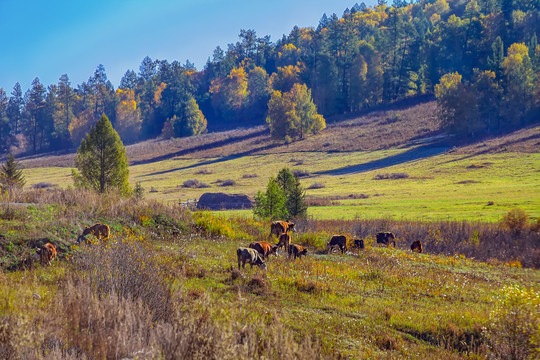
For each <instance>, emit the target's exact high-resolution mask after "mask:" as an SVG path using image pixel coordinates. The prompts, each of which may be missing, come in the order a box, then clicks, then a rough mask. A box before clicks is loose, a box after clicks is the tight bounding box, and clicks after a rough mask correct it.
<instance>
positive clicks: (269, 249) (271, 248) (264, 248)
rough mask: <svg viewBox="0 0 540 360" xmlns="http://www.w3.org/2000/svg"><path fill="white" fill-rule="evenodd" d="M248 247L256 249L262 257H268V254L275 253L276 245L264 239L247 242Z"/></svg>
mask: <svg viewBox="0 0 540 360" xmlns="http://www.w3.org/2000/svg"><path fill="white" fill-rule="evenodd" d="M249 248H250V249H255V250H257V251H258V252H259V254H260V255H261V256H262V257H263V259H268V256H269V255H271V254H275V253H276V251H277V248H278V246H277V245H271V244H270V243H267V242H266V241H258V242H254V243H251V244H249Z"/></svg>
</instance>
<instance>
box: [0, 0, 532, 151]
mask: <svg viewBox="0 0 540 360" xmlns="http://www.w3.org/2000/svg"><path fill="white" fill-rule="evenodd" d="M539 31H540V1H538V0H534V1H531V0H470V1H463V0H437V1H433V0H424V1H420V2H417V3H413V4H408V3H407V2H406V1H404V0H394V3H393V4H392V6H390V5H386V4H385V1H384V0H379V5H377V6H374V7H366V6H365V5H364V4H363V3H361V4H360V5H358V4H356V5H354V6H353V8H351V9H346V10H345V12H344V13H343V15H342V16H341V17H338V16H337V15H336V14H333V15H331V16H327V15H326V14H325V15H323V17H322V18H321V20H320V23H319V25H318V26H317V27H316V28H311V27H310V28H298V27H294V28H293V29H292V31H291V33H290V34H289V35H288V36H283V38H282V39H280V40H278V41H277V42H275V43H272V42H271V41H270V37H269V36H264V37H258V36H257V34H256V32H255V31H253V30H241V31H240V35H239V40H238V41H237V42H236V43H233V44H229V45H228V47H227V49H226V50H223V49H221V48H220V47H219V46H218V47H217V48H216V49H215V50H214V52H213V54H212V56H211V58H209V59H208V61H207V63H206V65H205V67H204V69H203V70H201V71H197V70H196V68H195V66H194V65H193V64H192V63H190V62H189V61H186V63H185V64H181V63H179V62H177V61H173V62H171V63H169V62H168V61H167V60H152V59H150V58H149V57H146V58H145V59H144V60H143V61H142V63H141V65H140V67H139V71H138V73H136V72H135V71H133V70H128V71H127V72H126V73H125V75H124V76H123V78H122V80H121V82H120V86H119V88H118V89H116V90H115V89H114V87H113V86H112V84H111V83H110V81H108V80H107V76H106V73H105V69H104V67H103V66H102V65H100V66H98V68H97V70H96V71H95V73H94V75H93V76H92V77H90V79H89V80H88V81H87V82H84V83H82V84H80V85H77V86H76V87H72V85H71V84H70V81H69V78H68V76H67V75H62V77H61V78H60V79H59V82H58V84H53V85H49V86H47V87H45V85H43V84H41V83H40V81H39V79H37V78H36V79H35V80H34V82H33V83H32V87H31V88H30V89H29V90H28V91H27V92H26V94H24V95H23V94H22V90H21V86H20V85H19V84H18V83H17V84H15V86H14V88H13V90H12V92H11V94H10V95H11V96H8V94H7V92H6V91H5V90H3V89H0V151H2V152H7V151H9V150H14V151H18V152H22V151H26V152H32V153H37V152H43V151H50V150H60V149H68V148H73V147H76V146H78V145H79V143H80V142H81V139H82V138H83V137H84V136H85V134H86V133H87V132H88V130H89V129H90V128H91V127H92V126H93V125H94V124H95V123H96V122H97V121H98V120H99V118H100V117H101V115H102V114H106V115H107V116H108V117H109V119H110V120H111V122H112V124H113V126H114V127H115V129H116V130H117V131H118V133H119V134H120V136H121V138H122V140H123V141H124V142H126V143H132V142H136V141H139V140H144V139H148V138H153V137H157V136H160V135H161V136H164V137H181V136H191V135H197V134H201V133H204V132H206V131H207V129H208V128H210V129H211V130H219V129H224V128H232V127H236V126H246V125H251V124H260V123H264V122H265V120H266V122H267V123H268V124H269V127H270V130H271V134H272V136H273V137H274V138H276V139H282V140H286V141H292V140H294V139H298V138H302V137H303V136H305V135H308V134H310V133H316V132H318V131H321V130H322V129H324V127H325V119H324V118H325V117H328V116H332V115H335V114H343V113H348V112H355V111H358V110H361V109H365V108H369V107H373V106H375V105H379V104H385V103H390V102H393V101H396V100H400V99H403V98H406V97H410V96H415V95H417V94H424V93H435V94H436V96H437V97H438V101H439V110H440V117H441V120H442V124H443V126H444V127H445V128H446V129H447V130H448V131H450V132H452V133H458V134H467V135H471V136H472V135H479V134H484V133H496V132H500V131H503V130H508V129H511V128H514V127H516V126H522V125H524V124H526V123H527V122H532V121H534V119H537V118H538V116H537V115H538V108H539V106H540V85H539V80H538V79H539V76H538V73H539V70H540V46H539V45H538V42H537V36H536V34H537V33H538V32H539Z"/></svg>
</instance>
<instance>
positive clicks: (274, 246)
mask: <svg viewBox="0 0 540 360" xmlns="http://www.w3.org/2000/svg"><path fill="white" fill-rule="evenodd" d="M278 248H279V246H277V245H272V246H271V247H270V251H269V252H268V255H270V254H277V249H278Z"/></svg>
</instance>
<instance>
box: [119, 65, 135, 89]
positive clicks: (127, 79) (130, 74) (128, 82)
mask: <svg viewBox="0 0 540 360" xmlns="http://www.w3.org/2000/svg"><path fill="white" fill-rule="evenodd" d="M137 81H138V79H137V74H135V71H133V70H128V71H126V73H125V74H124V76H122V79H121V80H120V89H124V90H126V89H130V90H135V88H136V87H137Z"/></svg>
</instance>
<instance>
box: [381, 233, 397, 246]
mask: <svg viewBox="0 0 540 360" xmlns="http://www.w3.org/2000/svg"><path fill="white" fill-rule="evenodd" d="M395 238H396V236H395V235H394V233H391V232H380V233H378V234H377V244H383V245H386V246H390V245H392V246H393V247H396V241H395V240H394V239H395Z"/></svg>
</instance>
